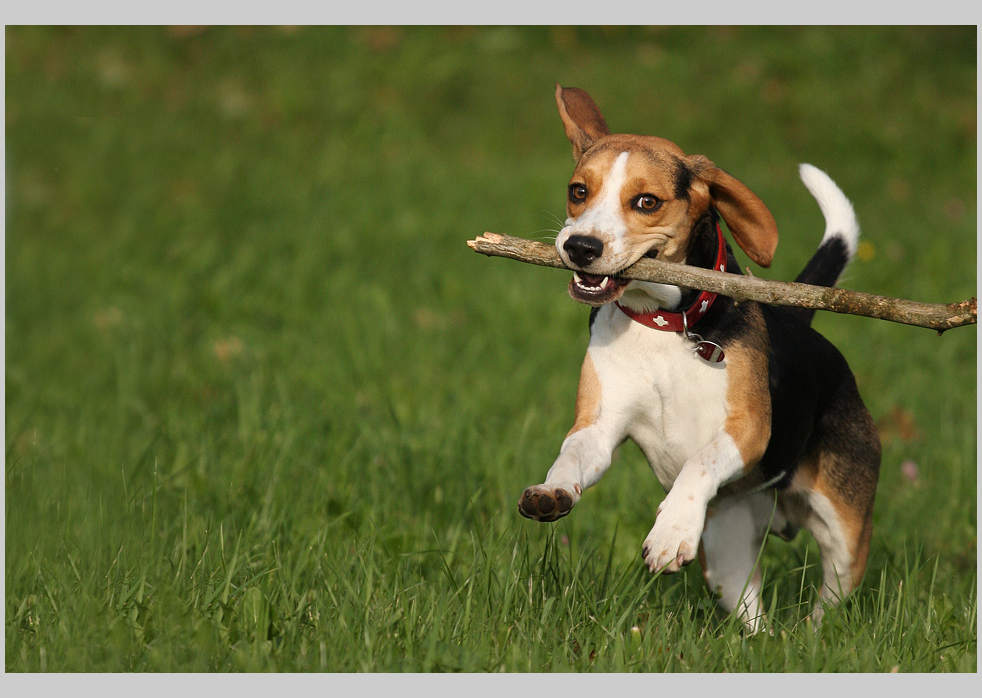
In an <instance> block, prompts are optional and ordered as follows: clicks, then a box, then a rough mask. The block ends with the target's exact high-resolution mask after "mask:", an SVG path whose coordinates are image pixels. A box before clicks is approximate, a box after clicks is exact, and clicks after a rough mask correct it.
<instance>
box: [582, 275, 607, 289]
mask: <svg viewBox="0 0 982 698" xmlns="http://www.w3.org/2000/svg"><path fill="white" fill-rule="evenodd" d="M580 278H581V279H583V280H584V281H586V282H587V283H588V284H590V285H591V286H599V285H600V282H601V281H603V280H604V277H603V276H600V275H599V274H584V273H583V272H580Z"/></svg>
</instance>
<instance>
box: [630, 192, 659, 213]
mask: <svg viewBox="0 0 982 698" xmlns="http://www.w3.org/2000/svg"><path fill="white" fill-rule="evenodd" d="M634 208H636V209H638V210H640V211H644V212H646V213H651V212H652V211H657V210H658V209H659V208H661V199H659V198H658V197H657V196H654V195H653V194H642V195H641V196H639V197H638V198H636V199H635V200H634Z"/></svg>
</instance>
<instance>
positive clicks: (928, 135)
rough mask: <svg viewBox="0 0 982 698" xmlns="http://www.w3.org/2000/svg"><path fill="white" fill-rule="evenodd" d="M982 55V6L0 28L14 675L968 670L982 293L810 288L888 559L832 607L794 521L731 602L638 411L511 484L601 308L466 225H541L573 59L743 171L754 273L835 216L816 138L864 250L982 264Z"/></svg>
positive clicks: (537, 445) (967, 280) (565, 403)
mask: <svg viewBox="0 0 982 698" xmlns="http://www.w3.org/2000/svg"><path fill="white" fill-rule="evenodd" d="M976 79H977V78H976V32H975V30H974V28H973V27H968V28H944V29H932V28H917V29H907V28H875V29H870V28H850V29H844V28H820V27H816V28H801V29H797V28H788V29H754V28H741V29H724V28H716V29H699V28H663V29H657V30H656V29H651V30H640V29H639V30H633V29H632V30H628V29H589V30H572V29H550V28H536V29H520V28H480V29H469V28H433V29H429V28H423V29H408V28H406V29H403V28H397V29H386V28H376V29H322V30H321V29H319V30H315V29H300V30H280V29H212V30H208V31H204V32H201V33H190V34H183V33H181V32H177V31H170V30H167V29H162V28H161V29H100V28H86V29H70V28H61V29H32V28H8V29H7V30H6V157H7V207H6V215H7V222H6V246H5V252H6V265H5V273H6V278H5V293H6V359H5V391H6V400H5V408H6V411H5V436H6V439H5V446H6V470H5V519H4V523H5V544H6V548H5V550H6V559H5V572H6V577H5V639H6V643H5V668H6V670H7V671H8V672H28V671H49V672H54V671H75V672H80V671H86V672H87V671H112V672H116V671H246V670H249V671H252V670H260V671H265V670H274V669H275V670H280V671H323V670H326V671H356V672H357V671H488V672H493V671H499V670H504V671H512V672H524V671H680V672H689V671H701V672H720V671H731V672H736V671H739V672H746V671H755V672H759V671H848V672H855V671H871V672H877V671H890V670H892V669H894V668H898V669H899V671H904V672H915V671H916V672H935V671H953V672H964V671H976V669H977V659H976V656H977V655H976V653H977V624H976V620H977V595H976V590H977V581H978V580H977V577H976V568H977V523H976V490H977V477H976V472H977V460H976V453H977V439H976V416H977V413H976V400H977V397H976V329H975V328H974V327H972V328H964V329H957V330H953V331H951V332H948V333H946V334H945V335H943V336H942V337H937V336H936V335H935V334H934V333H933V332H930V331H928V330H923V329H919V328H912V327H906V326H900V325H894V324H891V323H885V322H880V321H875V320H868V319H865V318H856V317H847V316H833V315H829V314H822V315H820V316H819V317H817V318H816V321H815V324H816V326H817V327H818V328H819V329H820V330H821V331H822V332H823V333H824V334H826V335H827V336H828V337H829V338H830V339H832V340H833V341H834V342H835V343H836V345H837V346H839V347H840V348H841V350H842V351H843V353H844V354H845V356H846V358H847V359H848V360H849V362H850V365H851V366H852V368H853V370H854V372H855V373H856V376H857V380H858V382H859V386H860V390H861V391H862V393H863V395H864V398H865V399H866V401H867V403H868V405H869V407H870V410H871V412H872V413H873V415H874V418H875V419H876V420H877V422H878V424H879V425H880V427H881V431H882V435H883V444H884V458H883V468H882V474H881V480H880V486H879V491H878V498H877V505H876V511H875V520H874V537H873V542H872V552H871V557H870V565H869V569H868V572H867V575H866V579H865V581H864V583H863V585H862V587H861V588H860V589H859V590H858V592H857V593H856V594H855V595H854V596H853V597H852V598H851V599H850V600H849V602H847V603H846V604H845V605H844V606H843V607H841V608H840V609H838V610H836V611H834V612H830V613H829V614H828V615H827V616H826V619H825V622H824V623H823V625H822V627H821V628H820V629H819V630H818V631H817V632H815V631H814V630H813V629H812V628H811V627H810V626H809V625H808V624H807V623H806V622H805V621H804V619H805V616H806V615H807V613H808V610H809V608H810V605H811V603H813V600H814V598H815V595H816V589H815V587H816V585H817V584H818V582H819V578H820V573H819V569H818V567H817V548H816V546H815V545H814V543H813V542H812V541H811V540H810V539H809V538H808V537H807V536H806V535H805V534H802V535H801V536H800V537H799V538H798V539H797V540H796V541H794V542H793V543H791V544H785V543H781V542H779V541H775V542H769V543H768V544H767V546H766V547H765V549H764V551H763V562H762V564H763V569H764V574H765V598H766V600H767V604H768V609H769V623H770V626H771V629H772V630H773V634H767V633H765V634H761V635H759V636H755V637H747V636H745V635H744V634H743V633H742V632H741V630H740V627H739V625H738V624H737V623H735V622H734V621H733V620H732V619H730V618H727V617H725V616H724V615H722V614H721V613H720V612H719V610H718V609H717V607H716V602H715V600H714V599H713V598H712V596H711V595H710V594H709V593H708V592H707V591H706V589H705V588H704V586H703V584H702V579H701V573H700V570H699V569H698V564H693V565H692V566H690V567H689V568H687V569H686V570H685V571H684V573H682V574H680V575H676V576H674V577H664V578H652V577H651V576H650V575H648V574H647V573H646V572H645V571H644V569H643V566H642V564H641V561H640V552H639V551H640V544H641V541H642V540H643V538H644V536H645V534H646V533H647V531H648V529H649V528H650V526H651V524H652V522H653V516H654V511H655V509H656V507H657V504H658V502H659V501H660V499H661V497H662V496H663V492H662V491H661V488H660V487H659V485H658V484H657V482H656V481H655V478H654V477H653V475H652V474H651V473H650V471H649V470H648V468H647V465H646V464H645V462H644V460H643V458H642V456H641V454H640V453H639V451H638V449H637V448H636V447H634V446H633V445H630V444H627V445H625V446H624V447H623V448H622V449H620V451H619V453H618V454H617V456H616V458H615V467H614V468H612V470H611V472H610V473H609V474H608V475H607V476H606V478H605V479H604V480H603V481H602V482H601V483H600V484H599V485H598V486H597V487H596V488H594V489H592V490H590V491H588V492H587V493H586V494H585V495H584V498H583V500H582V501H581V502H580V504H579V505H578V506H577V510H576V511H575V512H574V513H573V515H571V516H570V517H567V518H566V519H564V520H563V521H562V522H560V523H558V524H555V525H542V524H536V523H533V522H529V521H526V520H524V519H522V518H521V517H520V516H519V515H518V513H517V511H516V502H517V499H518V496H519V494H520V493H521V491H522V490H523V489H524V487H526V486H527V485H530V484H534V483H536V482H540V481H541V479H542V477H543V476H544V474H545V472H546V470H547V469H548V467H549V466H550V465H551V463H552V460H553V458H554V457H555V455H556V453H557V451H558V447H559V444H560V442H561V440H562V438H563V436H564V435H565V432H566V430H567V429H568V428H569V425H570V424H571V421H572V405H573V396H574V394H575V390H576V381H577V377H578V370H579V364H580V361H581V360H582V355H583V350H584V348H585V346H586V341H587V329H586V318H587V309H586V308H585V307H583V306H580V305H577V304H575V303H573V302H572V301H571V300H569V298H568V297H567V296H566V295H565V285H566V280H567V279H566V278H565V276H564V275H563V274H561V273H559V272H555V271H552V270H544V269H539V268H535V267H530V266H526V265H521V264H517V263H514V262H509V261H505V260H493V259H486V258H483V257H480V256H478V255H476V254H474V253H472V252H471V251H470V250H469V249H468V248H467V247H466V246H465V245H464V241H465V240H466V239H468V238H470V237H474V236H475V235H477V234H480V233H481V232H483V231H485V230H491V231H495V232H502V233H509V234H514V235H521V236H525V237H536V238H548V237H549V236H550V235H553V234H554V232H551V231H554V230H555V227H556V221H555V217H556V216H562V214H563V200H564V192H565V182H566V179H567V178H568V176H569V173H570V171H571V165H572V163H571V160H570V150H569V144H568V142H567V141H566V139H565V137H564V135H563V132H562V128H561V124H560V122H559V118H558V116H557V114H556V113H555V105H554V102H553V95H552V92H553V84H554V83H555V82H557V81H558V82H561V83H563V84H564V85H576V86H580V87H584V88H586V89H588V90H589V91H590V92H591V94H593V96H594V97H595V99H596V100H597V102H598V104H600V106H601V108H602V109H603V110H604V112H605V115H606V117H607V121H608V123H609V124H610V125H611V126H612V127H613V128H614V129H615V130H619V131H633V132H642V133H654V134H658V135H662V136H665V137H667V138H670V139H671V140H673V141H675V142H677V143H679V144H680V145H681V146H682V147H683V148H684V149H685V150H686V151H687V152H690V153H705V154H706V155H707V156H709V157H710V158H711V159H713V160H714V161H715V162H717V164H719V165H720V166H721V167H723V168H725V169H727V170H728V171H730V172H732V173H733V174H735V175H736V176H737V177H739V178H740V179H741V180H742V181H744V182H746V183H747V184H748V185H750V186H751V188H753V189H754V190H755V191H756V192H757V193H758V194H760V195H761V197H762V198H763V199H764V201H765V202H767V203H768V205H769V206H770V208H771V210H772V211H773V213H774V215H775V217H776V219H777V221H778V224H779V227H780V229H781V231H782V240H781V244H780V245H779V247H778V252H777V257H776V259H775V263H774V266H773V267H772V268H771V269H769V270H764V271H761V270H758V269H756V268H755V269H754V273H755V274H758V275H761V276H766V277H768V278H775V279H791V278H793V277H794V276H795V274H796V273H797V272H798V270H799V269H800V268H801V267H802V266H803V265H804V263H805V262H806V261H807V259H808V257H809V255H810V254H811V252H812V251H813V250H814V248H815V247H816V245H817V242H818V240H819V238H820V236H821V231H822V227H823V224H822V221H821V215H820V213H819V211H818V208H817V206H816V205H815V204H814V202H813V201H812V200H811V198H810V196H809V195H808V193H807V192H806V191H805V189H804V187H803V186H802V185H801V183H800V182H799V181H798V180H797V174H796V173H797V163H799V162H811V163H813V164H815V165H817V166H819V167H821V168H823V169H825V170H827V171H828V172H829V173H830V174H831V175H832V177H833V178H834V179H835V180H836V181H837V182H838V183H839V184H840V186H841V187H842V188H843V190H844V191H845V192H846V193H847V194H848V195H849V196H850V197H851V198H852V199H853V201H854V203H855V206H856V210H857V213H858V215H859V219H860V223H861V225H862V227H863V235H864V237H863V240H864V243H863V247H862V249H861V251H860V257H859V258H858V259H857V260H856V261H855V262H854V263H853V265H852V266H851V267H850V270H849V272H848V273H847V278H846V280H845V282H844V285H846V286H848V287H850V288H854V289H857V290H862V291H868V292H873V293H880V294H885V295H894V296H899V297H905V298H912V299H916V300H923V301H930V302H951V301H955V300H961V299H964V298H967V297H969V296H973V295H977V292H976V254H977V248H976V232H975V226H976V219H977V208H976V168H977V161H976V152H977V142H976V129H977V123H976V118H977V117H976ZM744 264H745V265H746V262H744ZM905 464H906V466H905ZM911 464H913V465H915V466H916V468H917V470H918V474H917V476H916V477H913V471H912V470H911V468H910V465H911Z"/></svg>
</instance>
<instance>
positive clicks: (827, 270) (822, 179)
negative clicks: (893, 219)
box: [788, 164, 859, 323]
mask: <svg viewBox="0 0 982 698" xmlns="http://www.w3.org/2000/svg"><path fill="white" fill-rule="evenodd" d="M798 173H799V174H800V175H801V181H803V182H804V183H805V186H806V187H808V191H810V192H811V194H812V196H814V197H815V200H816V201H818V207H819V208H820V209H822V215H823V216H825V235H824V236H823V237H822V242H821V244H820V245H819V246H818V249H817V250H816V251H815V254H814V255H812V258H811V259H810V260H808V264H806V265H805V268H804V269H802V271H801V273H800V274H798V278H797V279H795V281H798V282H800V283H803V284H813V285H815V286H835V284H836V282H837V281H838V280H839V276H840V275H841V274H842V271H843V270H844V269H845V268H846V265H847V264H848V263H849V260H851V259H852V258H853V256H855V254H856V247H857V245H858V244H859V222H858V221H857V220H856V212H855V211H853V208H852V204H851V203H850V202H849V199H847V198H846V195H845V194H843V193H842V190H841V189H839V187H838V186H836V184H835V182H833V181H832V179H831V178H830V177H829V176H828V175H827V174H825V173H824V172H822V171H821V170H820V169H818V168H817V167H814V166H812V165H807V164H802V165H801V166H799V168H798ZM788 309H789V310H793V314H794V315H796V316H797V317H798V318H799V319H801V320H803V321H804V322H806V323H810V322H811V321H812V318H813V317H814V316H815V310H814V309H813V308H788Z"/></svg>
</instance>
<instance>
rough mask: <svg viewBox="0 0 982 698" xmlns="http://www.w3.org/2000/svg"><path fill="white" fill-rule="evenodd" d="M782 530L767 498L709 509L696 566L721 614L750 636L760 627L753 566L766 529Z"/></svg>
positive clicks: (763, 495) (725, 502)
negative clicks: (741, 625) (734, 614)
mask: <svg viewBox="0 0 982 698" xmlns="http://www.w3.org/2000/svg"><path fill="white" fill-rule="evenodd" d="M786 525H787V522H786V521H785V519H784V516H783V515H782V513H781V511H780V510H779V509H776V508H775V505H774V494H773V493H772V492H757V493H754V494H749V495H745V496H741V497H729V498H726V499H722V500H719V501H716V502H713V504H712V505H710V507H709V509H708V511H707V513H706V526H705V528H704V529H703V533H702V540H701V542H700V546H699V561H700V563H701V564H702V569H703V576H704V577H705V579H706V584H707V585H708V586H709V588H710V590H712V591H713V592H714V593H716V594H717V595H718V596H719V602H720V606H722V607H723V609H724V610H725V611H726V612H727V613H731V612H734V611H736V612H737V613H738V614H739V616H740V618H741V620H743V622H744V624H745V625H746V627H747V629H748V630H749V631H750V632H753V633H756V632H757V631H759V630H760V629H761V627H762V626H763V623H764V608H763V605H762V603H761V600H760V594H761V573H760V566H759V565H758V564H757V562H758V556H759V554H760V550H761V544H762V543H763V540H764V536H765V535H766V534H767V531H768V528H770V529H771V530H781V529H783V528H784V527H785V526H786Z"/></svg>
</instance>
